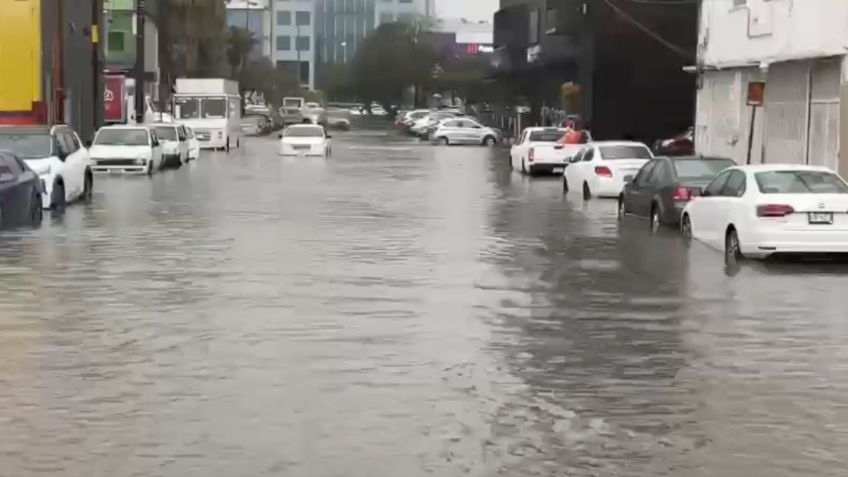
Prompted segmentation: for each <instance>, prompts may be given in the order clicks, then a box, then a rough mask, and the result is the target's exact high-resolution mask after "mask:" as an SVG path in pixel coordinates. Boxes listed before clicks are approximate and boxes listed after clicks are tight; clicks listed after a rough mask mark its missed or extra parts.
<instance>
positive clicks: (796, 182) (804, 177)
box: [754, 171, 848, 194]
mask: <svg viewBox="0 0 848 477" xmlns="http://www.w3.org/2000/svg"><path fill="white" fill-rule="evenodd" d="M754 179H756V181H757V187H759V188H760V192H762V193H763V194H848V185H846V184H845V181H843V180H842V179H841V178H840V177H839V176H837V175H836V174H833V173H831V172H827V171H768V172H757V173H756V174H754Z"/></svg>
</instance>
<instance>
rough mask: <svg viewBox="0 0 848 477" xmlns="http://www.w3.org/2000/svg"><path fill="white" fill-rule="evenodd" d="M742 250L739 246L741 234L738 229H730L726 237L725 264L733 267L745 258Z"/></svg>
mask: <svg viewBox="0 0 848 477" xmlns="http://www.w3.org/2000/svg"><path fill="white" fill-rule="evenodd" d="M743 258H744V257H743V256H742V252H741V250H740V248H739V235H738V234H737V233H736V229H730V230H728V231H727V234H726V235H725V237H724V264H725V265H727V266H729V267H733V266H736V265H738V264H739V262H741V261H742V260H743Z"/></svg>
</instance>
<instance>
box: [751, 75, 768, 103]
mask: <svg viewBox="0 0 848 477" xmlns="http://www.w3.org/2000/svg"><path fill="white" fill-rule="evenodd" d="M765 92H766V84H765V83H763V82H761V81H752V82H750V83H748V106H762V105H763V104H765Z"/></svg>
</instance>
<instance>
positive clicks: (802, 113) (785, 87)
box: [764, 61, 810, 164]
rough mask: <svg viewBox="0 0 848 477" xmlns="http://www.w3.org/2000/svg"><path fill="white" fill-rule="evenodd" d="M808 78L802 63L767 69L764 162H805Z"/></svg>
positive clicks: (777, 65) (805, 65)
mask: <svg viewBox="0 0 848 477" xmlns="http://www.w3.org/2000/svg"><path fill="white" fill-rule="evenodd" d="M809 75H810V63H808V62H804V61H793V62H787V63H777V64H774V65H772V66H771V67H770V68H769V72H768V81H767V83H766V106H765V113H766V124H765V157H764V159H765V161H764V162H767V163H795V164H805V163H806V162H807V113H808V112H809V109H808V108H807V102H808V99H809V80H810V76H809Z"/></svg>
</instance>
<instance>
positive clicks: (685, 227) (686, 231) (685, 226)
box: [680, 214, 692, 245]
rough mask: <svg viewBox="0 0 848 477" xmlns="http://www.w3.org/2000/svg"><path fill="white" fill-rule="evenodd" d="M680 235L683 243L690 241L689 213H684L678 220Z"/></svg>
mask: <svg viewBox="0 0 848 477" xmlns="http://www.w3.org/2000/svg"><path fill="white" fill-rule="evenodd" d="M680 236H681V237H683V243H684V244H686V245H689V244H690V243H692V219H690V218H689V214H686V215H684V216H683V219H682V220H681V222H680Z"/></svg>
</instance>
